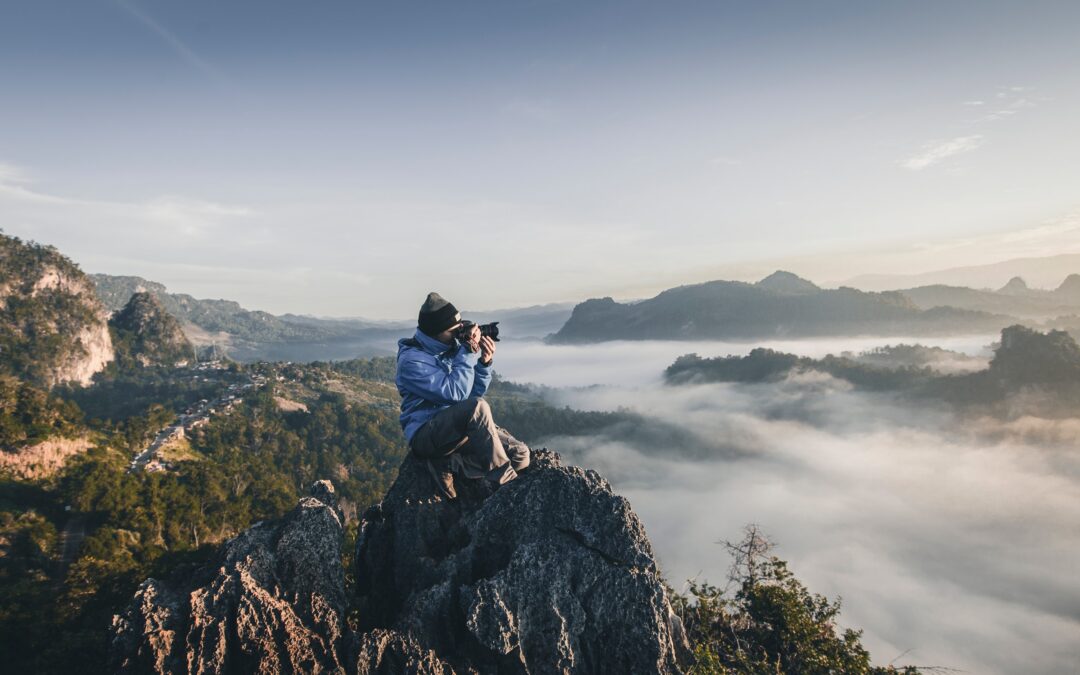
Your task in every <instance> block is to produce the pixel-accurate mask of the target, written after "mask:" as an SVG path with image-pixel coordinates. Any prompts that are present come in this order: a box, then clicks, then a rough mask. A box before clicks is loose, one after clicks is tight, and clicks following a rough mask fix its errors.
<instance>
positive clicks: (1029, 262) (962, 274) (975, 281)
mask: <svg viewBox="0 0 1080 675" xmlns="http://www.w3.org/2000/svg"><path fill="white" fill-rule="evenodd" d="M1077 270H1080V253H1063V254H1061V255H1053V256H1044V257H1037V258H1012V259H1009V260H1002V261H1001V262H996V263H991V264H988V265H969V266H965V267H950V268H947V269H943V270H934V271H931V272H922V273H919V274H861V275H859V276H856V277H851V278H848V279H844V280H842V281H839V282H838V283H839V284H842V285H844V286H853V287H855V288H859V289H862V290H864V291H885V290H892V289H896V288H909V287H914V286H934V285H945V286H966V287H969V288H982V289H992V288H1001V287H1002V285H1004V284H1005V283H1006V282H1007V281H1008V280H1009V279H1012V278H1013V277H1021V278H1023V279H1024V280H1026V282H1027V284H1028V285H1029V286H1033V287H1035V288H1053V287H1054V286H1055V285H1056V284H1057V283H1058V282H1059V280H1060V279H1063V278H1065V277H1066V276H1067V275H1069V274H1072V273H1074V272H1076V271H1077Z"/></svg>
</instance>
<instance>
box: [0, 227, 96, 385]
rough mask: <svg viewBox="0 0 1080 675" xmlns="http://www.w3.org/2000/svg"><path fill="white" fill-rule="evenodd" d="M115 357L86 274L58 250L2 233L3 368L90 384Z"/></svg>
mask: <svg viewBox="0 0 1080 675" xmlns="http://www.w3.org/2000/svg"><path fill="white" fill-rule="evenodd" d="M113 358H114V352H113V344H112V337H111V336H110V334H109V329H108V325H107V313H106V311H105V308H104V306H103V305H102V304H101V302H100V300H98V298H97V295H96V294H95V291H94V286H93V284H92V283H91V282H90V280H89V279H88V278H87V277H86V275H85V274H83V273H82V271H81V270H79V268H78V267H77V266H76V265H75V264H74V263H72V262H71V261H70V260H68V259H67V258H65V257H64V256H62V255H60V253H58V252H57V251H56V249H53V248H51V247H47V246H40V245H37V244H32V243H25V242H23V241H21V240H20V239H18V238H16V237H8V236H4V235H0V372H6V373H8V374H11V375H14V376H16V377H19V378H21V379H24V380H26V381H28V382H32V383H34V384H37V385H39V386H43V387H51V386H53V385H55V384H58V383H61V382H75V383H78V384H82V385H87V384H90V380H91V378H92V377H93V375H94V374H95V373H97V372H99V371H100V370H102V369H103V368H104V367H105V365H106V364H108V363H109V362H110V361H112V360H113Z"/></svg>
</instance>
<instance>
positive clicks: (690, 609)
mask: <svg viewBox="0 0 1080 675" xmlns="http://www.w3.org/2000/svg"><path fill="white" fill-rule="evenodd" d="M725 546H726V547H727V549H728V552H729V553H730V554H731V555H732V557H733V563H732V567H731V572H730V575H729V580H730V582H731V586H734V587H735V588H736V591H735V593H734V595H729V594H728V593H727V592H726V591H724V590H722V589H719V588H717V587H715V586H711V585H709V584H708V583H700V584H699V583H697V582H691V583H690V588H689V592H688V595H680V594H673V605H674V606H675V609H676V612H677V613H678V614H679V615H680V617H681V618H682V620H683V623H684V625H685V626H686V629H687V633H688V636H689V638H690V640H691V645H692V647H693V650H694V657H695V659H694V660H695V663H694V665H693V667H692V668H691V670H690V672H691V673H692V674H693V675H766V674H768V675H778V674H779V673H800V674H802V675H836V674H839V673H843V674H845V675H848V674H852V675H862V674H866V675H884V674H886V673H898V672H899V673H909V674H911V673H917V672H919V671H918V668H915V667H913V666H907V667H904V668H902V669H900V670H897V669H896V668H893V667H891V666H887V667H875V666H873V665H872V664H871V662H870V654H869V652H867V650H866V649H865V648H863V646H862V644H861V642H860V637H861V636H862V631H859V630H852V629H850V628H849V629H845V630H840V629H839V627H838V626H837V625H836V619H837V616H838V615H839V613H840V601H839V600H837V601H835V602H833V601H829V600H828V599H827V598H826V597H824V596H822V595H818V594H816V593H811V592H810V591H809V590H807V588H806V587H805V586H804V585H803V584H802V583H801V582H800V581H799V580H798V579H796V578H795V576H794V575H793V574H792V573H791V571H790V570H788V567H787V563H786V562H784V561H783V560H780V559H779V558H777V557H776V556H773V555H771V554H770V551H771V549H772V546H773V545H772V543H771V542H770V541H769V540H768V538H767V537H765V536H764V535H763V534H762V533H761V532H760V531H759V530H758V528H757V527H756V526H754V525H750V526H747V528H746V530H745V536H744V537H743V539H742V541H740V542H738V543H734V544H733V543H731V542H725Z"/></svg>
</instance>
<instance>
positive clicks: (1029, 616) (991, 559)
mask: <svg viewBox="0 0 1080 675" xmlns="http://www.w3.org/2000/svg"><path fill="white" fill-rule="evenodd" d="M995 338H996V336H995V335H974V336H966V337H956V338H947V339H936V340H932V341H930V340H927V339H926V338H920V339H916V338H910V337H894V338H888V339H885V338H838V339H835V340H814V341H768V342H760V343H752V344H747V343H727V342H700V343H688V342H661V341H657V342H637V341H634V342H630V341H627V342H613V343H602V344H597V345H587V346H548V345H544V344H542V343H538V342H514V341H505V342H504V343H503V344H501V345H500V347H499V351H498V354H497V356H496V360H497V366H496V368H497V370H498V372H499V374H500V375H501V376H503V377H505V378H507V379H509V380H512V381H515V382H533V383H538V384H544V385H548V386H550V387H555V388H556V389H555V390H554V391H552V392H550V394H549V395H550V397H551V398H552V401H553V402H554V403H556V404H558V405H569V406H571V407H574V408H580V409H588V410H615V409H618V408H629V409H631V410H634V411H637V412H639V413H641V414H642V415H645V416H647V417H648V418H650V419H651V420H656V424H657V426H658V428H659V427H662V426H664V425H665V424H675V425H677V426H679V427H680V428H682V429H684V430H686V431H687V432H689V433H690V434H691V435H692V436H693V438H694V439H695V440H694V442H693V445H694V446H695V449H694V451H693V452H688V451H687V450H686V448H680V447H674V446H668V444H665V443H663V442H655V441H653V442H651V443H642V442H634V440H633V439H626V438H621V439H620V438H614V437H590V438H550V439H546V442H545V445H547V446H548V447H551V448H552V449H555V450H558V451H560V452H561V453H562V454H563V456H564V458H565V459H567V460H569V461H571V462H574V463H577V464H581V465H583V466H588V467H592V468H595V469H597V470H598V471H600V472H601V474H602V475H604V476H605V477H606V478H607V479H608V480H609V481H610V482H611V483H612V485H613V487H614V489H615V490H616V491H617V492H618V493H620V494H622V495H624V496H626V497H627V498H628V499H629V500H630V503H631V504H632V506H633V508H634V510H635V512H637V514H638V515H639V516H640V517H641V518H642V520H643V521H644V523H645V526H646V528H647V530H648V532H649V535H650V539H651V540H652V542H653V545H654V547H655V549H656V553H657V555H658V558H659V560H660V564H661V566H662V568H663V570H664V573H665V575H666V576H667V577H668V579H669V580H670V581H671V582H672V583H673V584H674V585H675V586H676V587H679V586H680V582H681V581H682V580H685V579H688V578H696V579H698V580H709V581H711V582H713V583H715V584H719V585H723V583H724V582H725V580H726V577H727V569H728V566H729V562H730V561H729V559H728V558H727V556H726V554H725V552H724V548H723V546H722V545H720V544H719V543H718V542H720V541H723V540H737V539H739V538H740V536H741V531H742V528H743V526H745V525H746V524H749V523H756V524H757V525H759V526H760V527H761V528H762V530H764V532H765V533H767V534H768V535H769V536H770V537H771V538H772V539H774V540H775V541H776V542H777V544H778V546H777V549H776V554H777V555H779V556H780V557H781V558H784V559H786V560H787V561H788V562H789V564H790V566H791V569H792V570H793V571H794V572H795V574H796V575H797V577H798V578H799V579H800V580H801V581H803V582H804V583H805V584H806V585H807V586H808V588H809V589H810V590H811V591H813V592H816V593H822V594H824V595H827V596H829V597H830V598H833V599H835V598H837V597H840V598H842V600H843V610H842V613H841V623H842V624H843V625H844V626H846V627H856V628H862V629H864V630H865V633H864V635H863V644H864V645H865V646H866V647H867V648H868V649H869V650H870V653H871V655H872V657H873V658H874V661H875V663H877V664H886V663H889V662H892V661H894V660H895V662H896V663H897V664H902V663H903V664H915V665H921V666H941V667H947V668H953V669H959V670H961V671H964V672H970V673H990V674H994V673H1001V674H1004V673H1046V674H1049V673H1074V672H1080V581H1078V577H1077V571H1078V570H1080V447H1078V446H1080V419H1074V420H1065V421H1050V420H1042V419H1036V418H1024V419H1020V420H1016V421H1013V422H1009V423H1004V422H999V421H994V420H989V419H980V420H967V421H960V420H958V419H956V418H954V417H952V416H951V414H950V413H948V412H946V411H944V410H940V409H934V408H932V407H928V408H913V407H911V406H908V405H903V404H901V403H899V402H898V401H896V400H894V399H893V398H892V397H891V396H889V395H882V394H866V393H860V392H855V391H853V390H852V389H851V387H850V386H849V385H847V383H845V382H842V381H839V380H836V379H834V378H831V377H829V376H827V375H823V374H815V373H809V374H803V375H800V376H795V377H791V378H789V379H787V380H785V381H783V382H780V383H776V384H754V385H736V384H704V385H693V386H683V387H666V386H664V385H663V384H661V381H660V378H661V373H662V371H663V369H664V368H665V367H666V366H668V365H669V364H670V363H671V362H672V361H673V360H674V359H675V358H676V357H677V356H679V355H681V354H685V353H688V352H696V353H698V354H700V355H701V356H718V355H726V354H746V353H747V352H748V351H749V350H750V349H752V348H753V347H756V346H767V347H772V348H774V349H778V350H781V351H788V352H793V353H798V354H802V355H807V356H814V357H820V356H823V355H824V354H826V353H830V352H831V353H834V354H838V353H840V352H841V351H845V350H850V351H856V352H858V351H861V350H865V349H870V348H872V347H875V346H881V345H885V344H897V343H900V342H905V343H909V344H911V343H915V342H920V343H922V344H935V345H938V346H942V347H945V348H948V349H953V350H957V351H961V352H964V353H966V354H969V355H974V356H983V357H989V356H990V351H989V345H990V344H991V343H992V342H993V341H994V339H995ZM590 385H596V386H590ZM647 437H648V438H650V439H653V438H663V437H664V435H663V433H658V434H655V435H654V434H647ZM683 442H685V439H684V441H683ZM661 446H664V447H661Z"/></svg>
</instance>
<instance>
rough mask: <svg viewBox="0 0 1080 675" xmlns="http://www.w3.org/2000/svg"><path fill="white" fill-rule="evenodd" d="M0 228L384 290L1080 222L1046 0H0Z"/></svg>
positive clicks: (868, 267)
mask: <svg viewBox="0 0 1080 675" xmlns="http://www.w3.org/2000/svg"><path fill="white" fill-rule="evenodd" d="M3 12H4V20H3V21H0V91H2V92H3V94H2V105H0V228H2V229H3V230H4V231H5V232H6V233H8V234H11V235H16V236H19V237H22V238H26V239H32V240H35V241H39V242H42V243H46V244H52V245H55V246H56V247H57V248H59V249H60V250H61V251H62V252H63V253H65V254H67V255H69V256H70V257H71V258H72V259H73V260H75V261H76V262H77V263H78V264H80V266H81V267H82V268H83V269H84V270H85V271H87V272H103V273H109V274H134V275H139V276H143V277H145V278H148V279H151V280H154V281H158V282H161V283H164V284H165V285H166V286H168V287H169V289H170V290H172V291H174V292H185V293H191V294H193V295H195V296H196V297H211V298H217V297H224V298H228V299H233V300H237V301H239V302H241V303H242V304H243V305H245V306H247V307H249V308H252V309H263V310H267V311H271V312H275V313H284V312H295V313H303V314H314V315H321V316H365V317H370V318H382V319H400V318H407V317H411V316H413V315H415V312H416V310H417V309H418V307H419V305H420V303H421V302H422V301H423V298H424V296H425V295H426V294H427V292H428V291H431V290H437V291H439V292H440V293H442V294H443V295H444V296H446V297H448V298H450V299H451V301H453V302H454V303H455V305H457V306H458V307H468V308H470V309H490V308H498V307H513V306H526V305H532V304H540V303H547V302H566V301H580V300H582V299H585V298H588V297H598V296H604V295H612V296H614V297H616V298H633V297H647V296H650V295H653V294H655V293H656V292H659V291H660V290H662V289H664V288H668V287H671V286H675V285H680V284H686V283H697V282H701V281H706V280H711V279H718V278H724V279H739V280H746V281H752V280H756V279H759V278H761V277H764V276H765V275H767V274H768V273H770V272H772V271H773V270H775V269H778V268H782V269H788V270H790V271H793V272H796V273H798V274H801V275H803V276H806V277H808V278H811V279H812V280H814V281H815V282H817V283H819V284H821V285H824V286H829V285H832V284H837V283H840V282H842V281H843V280H845V279H848V278H850V277H853V276H856V275H860V274H870V273H911V272H923V271H930V270H934V269H940V268H945V267H954V266H957V265H965V264H983V263H990V262H996V261H998V260H1003V259H1006V258H1009V257H1011V256H1014V255H1018V254H1023V255H1027V256H1040V255H1052V254H1058V253H1080V193H1078V191H1077V188H1076V186H1077V185H1080V162H1077V161H1076V159H1075V158H1076V157H1077V156H1080V133H1077V128H1076V126H1077V125H1076V122H1075V120H1077V119H1080V82H1078V76H1080V41H1078V40H1076V39H1075V36H1076V35H1077V34H1078V30H1080V5H1078V4H1077V3H1073V2H1055V3H1050V2H1022V3H1021V2H1014V3H1003V2H963V1H961V2H950V3H936V2H878V3H857V2H828V1H826V2H815V3H805V2H758V3H746V2H671V3H659V2H638V1H634V0H625V1H622V2H546V1H532V2H515V1H513V0H506V1H502V2H455V3H446V2H398V3H373V2H356V1H353V2H333V1H326V2H320V3H307V4H303V5H301V4H298V3H295V2H278V1H273V0H264V1H260V2H243V1H234V2H228V3H221V2H206V1H202V0H187V1H185V2H179V1H176V0H169V1H166V0H63V1H62V0H34V1H32V2H31V1H26V2H19V1H14V0H5V2H4V3H3Z"/></svg>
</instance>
